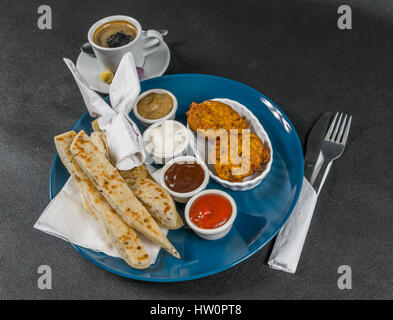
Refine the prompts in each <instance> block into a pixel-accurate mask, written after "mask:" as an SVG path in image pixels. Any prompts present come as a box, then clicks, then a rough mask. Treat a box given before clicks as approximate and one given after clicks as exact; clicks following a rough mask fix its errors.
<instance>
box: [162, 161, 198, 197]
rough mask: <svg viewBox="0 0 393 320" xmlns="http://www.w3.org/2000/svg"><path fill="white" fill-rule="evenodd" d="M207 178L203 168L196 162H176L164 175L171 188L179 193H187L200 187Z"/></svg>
mask: <svg viewBox="0 0 393 320" xmlns="http://www.w3.org/2000/svg"><path fill="white" fill-rule="evenodd" d="M204 179H205V172H204V171H203V168H202V167H201V166H200V165H199V164H198V163H196V162H176V163H174V164H173V165H171V166H170V167H169V168H168V169H167V171H166V172H165V175H164V180H165V184H166V185H167V186H168V188H169V189H171V190H172V191H175V192H179V193H187V192H191V191H193V190H195V189H196V188H198V187H199V186H200V185H201V184H202V182H203V180H204Z"/></svg>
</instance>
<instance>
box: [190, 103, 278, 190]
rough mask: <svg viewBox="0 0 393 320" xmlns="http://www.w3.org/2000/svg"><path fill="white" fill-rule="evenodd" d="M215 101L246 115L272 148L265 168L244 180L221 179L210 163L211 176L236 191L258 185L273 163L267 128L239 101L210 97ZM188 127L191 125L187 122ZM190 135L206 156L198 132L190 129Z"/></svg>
mask: <svg viewBox="0 0 393 320" xmlns="http://www.w3.org/2000/svg"><path fill="white" fill-rule="evenodd" d="M210 100H213V101H221V102H222V103H225V104H227V105H229V106H230V107H231V108H232V109H233V110H235V111H236V112H238V113H239V115H240V116H244V117H245V118H246V120H247V123H248V125H249V128H250V130H251V132H254V133H255V134H256V135H257V136H258V137H259V138H260V139H261V140H262V141H263V143H264V144H265V145H266V146H268V147H269V148H270V160H269V162H268V163H267V164H266V167H265V170H263V172H261V173H259V174H256V175H255V174H254V175H252V176H250V177H247V178H245V179H244V181H242V182H230V181H227V180H224V179H221V178H220V177H219V176H218V175H217V174H216V171H215V168H214V165H213V164H210V165H209V166H208V168H209V173H210V176H211V178H212V179H213V180H215V181H217V182H218V183H219V184H221V185H222V186H223V187H225V188H228V189H231V190H235V191H245V190H250V189H253V188H255V187H256V186H258V185H259V184H260V183H261V182H262V180H263V179H265V178H266V176H267V175H268V174H269V171H270V168H271V166H272V163H273V147H272V144H271V142H270V139H269V136H268V134H267V132H266V131H265V129H264V128H263V126H262V124H261V123H260V122H259V120H258V118H257V117H256V116H255V115H254V114H253V113H252V112H251V111H250V110H249V109H248V108H246V107H245V106H244V105H242V104H240V103H239V102H237V101H234V100H230V99H219V98H216V99H210ZM187 127H189V125H188V124H187ZM189 135H190V146H191V148H192V150H193V151H194V153H195V154H196V155H197V156H198V157H200V158H202V159H203V158H204V157H203V155H204V154H205V148H204V146H203V147H202V148H200V147H199V146H198V143H197V142H198V140H197V134H196V133H195V132H193V131H191V130H189Z"/></svg>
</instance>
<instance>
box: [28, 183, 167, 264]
mask: <svg viewBox="0 0 393 320" xmlns="http://www.w3.org/2000/svg"><path fill="white" fill-rule="evenodd" d="M34 228H36V229H38V230H40V231H43V232H45V233H48V234H50V235H52V236H55V237H58V238H60V239H63V240H65V241H69V242H72V243H74V244H76V245H78V246H81V247H84V248H88V249H91V250H94V251H101V252H104V253H105V254H107V255H109V256H112V257H120V255H119V254H118V253H117V251H116V248H114V247H113V246H112V244H111V243H110V242H109V241H108V240H107V237H106V234H105V229H104V228H103V227H102V226H101V225H100V224H99V223H98V221H97V220H96V219H94V218H93V217H92V216H91V215H90V214H88V213H87V212H86V211H85V209H84V208H83V202H82V197H81V195H80V193H79V191H78V188H77V187H76V185H75V183H74V180H73V179H72V178H70V179H68V181H67V183H66V184H65V185H64V187H63V189H61V191H60V192H59V193H58V194H57V195H56V197H54V198H53V200H52V201H51V202H50V203H49V205H48V206H47V207H46V208H45V210H44V212H43V213H42V214H41V216H40V217H39V219H38V220H37V222H36V223H35V225H34ZM160 228H161V227H160ZM161 231H162V232H163V233H164V234H167V233H168V230H167V229H165V228H161ZM138 236H139V238H140V239H141V241H142V243H143V245H144V247H145V250H146V252H147V254H148V255H149V258H150V263H151V264H154V263H155V261H156V258H157V256H158V253H159V252H160V249H161V247H160V246H159V245H157V244H155V243H154V242H153V241H152V240H150V239H148V238H146V237H145V236H143V235H142V234H140V233H138Z"/></svg>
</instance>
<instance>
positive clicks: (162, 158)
mask: <svg viewBox="0 0 393 320" xmlns="http://www.w3.org/2000/svg"><path fill="white" fill-rule="evenodd" d="M171 123H172V124H173V125H177V126H178V127H179V129H180V130H181V131H182V132H183V134H184V137H185V140H184V142H183V143H182V144H181V145H179V146H178V147H177V148H176V149H175V150H173V152H168V153H160V152H156V151H154V150H149V147H148V146H149V143H148V139H149V137H151V136H152V132H151V130H152V129H154V128H157V127H159V126H161V125H165V124H171ZM189 139H190V138H189V134H188V130H187V128H186V127H185V126H184V125H183V124H182V123H181V122H179V121H176V120H160V121H158V122H156V123H154V124H152V125H151V126H150V127H149V128H147V129H146V130H145V132H144V133H143V142H144V145H145V150H146V152H147V153H148V154H149V156H150V157H151V158H152V159H153V160H154V162H155V163H158V164H163V163H167V162H168V161H170V160H172V159H174V158H176V157H179V156H182V155H184V154H186V152H187V148H188V145H189V143H190V140H189Z"/></svg>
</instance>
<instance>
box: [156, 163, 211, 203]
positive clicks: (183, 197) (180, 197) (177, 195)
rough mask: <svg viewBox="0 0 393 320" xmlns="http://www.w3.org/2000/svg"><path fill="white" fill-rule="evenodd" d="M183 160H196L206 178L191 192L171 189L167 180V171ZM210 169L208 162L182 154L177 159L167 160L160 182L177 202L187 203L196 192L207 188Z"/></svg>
mask: <svg viewBox="0 0 393 320" xmlns="http://www.w3.org/2000/svg"><path fill="white" fill-rule="evenodd" d="M182 162H195V163H197V164H199V165H200V166H201V167H202V169H203V172H204V178H203V181H202V183H201V185H200V186H199V187H197V188H196V189H194V190H192V191H190V192H185V193H181V192H175V191H173V190H171V189H169V187H168V186H167V184H166V182H165V173H166V171H167V170H168V169H169V168H170V167H171V166H172V165H173V164H175V163H182ZM209 178H210V175H209V169H208V168H207V166H206V164H205V163H204V162H203V161H201V160H199V159H197V158H195V157H192V156H182V157H177V158H175V159H172V160H171V161H169V162H167V163H166V164H165V166H164V167H163V168H162V169H161V175H160V184H161V186H162V187H163V188H164V189H165V190H166V191H167V192H168V193H169V194H170V195H171V196H172V198H173V199H174V200H175V201H176V202H180V203H187V201H188V200H189V199H190V198H191V197H192V196H194V195H195V194H197V193H198V192H201V191H202V190H204V189H206V186H207V184H208V183H209Z"/></svg>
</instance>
